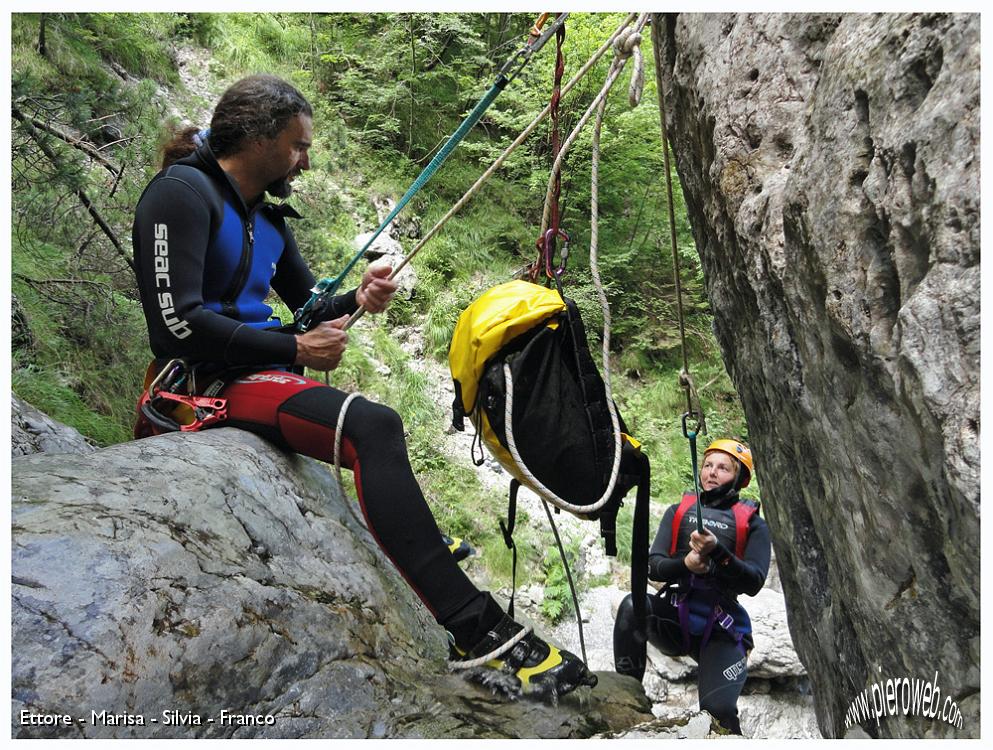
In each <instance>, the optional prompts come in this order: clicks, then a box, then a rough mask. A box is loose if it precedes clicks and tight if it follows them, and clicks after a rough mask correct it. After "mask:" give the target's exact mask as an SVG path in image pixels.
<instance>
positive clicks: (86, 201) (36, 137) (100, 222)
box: [11, 107, 137, 273]
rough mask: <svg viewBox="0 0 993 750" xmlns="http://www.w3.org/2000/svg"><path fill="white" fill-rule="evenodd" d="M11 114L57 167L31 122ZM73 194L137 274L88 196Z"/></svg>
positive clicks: (79, 191) (14, 112) (80, 191)
mask: <svg viewBox="0 0 993 750" xmlns="http://www.w3.org/2000/svg"><path fill="white" fill-rule="evenodd" d="M11 114H12V115H13V116H14V117H16V118H17V119H18V120H20V121H21V122H22V123H24V126H25V128H26V129H27V131H28V134H29V135H30V136H31V137H32V138H33V139H34V141H35V143H36V144H37V145H38V148H40V149H41V150H42V153H44V154H45V156H47V157H48V159H49V161H51V162H52V163H53V164H55V165H58V164H59V162H60V159H59V155H58V154H56V153H55V152H54V151H52V149H50V148H49V147H48V145H47V144H46V143H45V142H44V141H43V140H42V139H41V137H40V136H39V135H38V131H37V129H36V128H35V127H34V125H33V124H32V123H31V121H30V120H29V119H28V118H27V117H25V116H24V115H23V114H22V113H21V112H20V111H19V110H18V109H17V108H16V107H12V108H11ZM74 192H75V193H76V197H78V198H79V201H80V203H82V204H83V206H84V207H85V208H86V211H87V212H88V213H89V215H90V216H91V217H92V218H93V221H95V222H96V223H97V226H98V227H100V229H102V230H103V233H104V234H105V235H107V239H109V240H110V241H111V243H112V244H113V245H114V248H115V249H116V250H117V254H118V255H120V256H121V258H123V259H124V262H125V263H127V264H128V266H129V267H130V268H131V270H132V271H133V272H135V273H137V270H136V269H135V267H134V261H133V260H131V258H130V257H129V256H128V254H127V252H126V251H125V250H124V247H123V245H121V241H120V240H119V239H117V235H115V234H114V230H113V229H111V228H110V225H109V224H107V222H106V221H104V219H103V217H102V216H101V215H100V212H99V211H97V209H96V206H94V205H93V201H91V200H90V198H89V196H88V195H86V193H85V192H84V191H83V189H82V188H78V189H76V190H75V191H74Z"/></svg>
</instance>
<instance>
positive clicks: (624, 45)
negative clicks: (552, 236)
mask: <svg viewBox="0 0 993 750" xmlns="http://www.w3.org/2000/svg"><path fill="white" fill-rule="evenodd" d="M647 20H648V14H643V15H642V16H640V17H639V19H638V23H637V24H636V25H635V27H634V28H633V29H627V30H626V31H627V32H629V33H627V34H626V35H622V36H620V37H618V40H617V44H618V45H620V46H621V49H620V50H618V56H617V57H615V58H614V61H613V63H612V67H613V66H618V65H619V64H620V65H623V62H622V61H623V60H626V59H627V57H626V54H625V50H630V51H631V54H633V56H634V64H635V69H634V72H633V74H632V75H631V86H630V88H629V90H628V103H629V104H630V105H631V106H632V107H636V106H637V105H638V103H639V102H640V101H641V92H642V89H643V87H644V84H645V71H644V59H643V58H642V55H641V46H640V43H641V34H640V33H639V30H640V29H642V28H643V27H644V25H645V23H646V21H647ZM606 110H607V98H606V97H603V98H602V99H601V100H600V103H599V105H598V106H597V110H596V122H595V123H594V125H593V145H592V151H593V157H592V163H591V165H590V273H591V274H592V276H593V286H594V287H595V288H596V291H597V296H598V297H599V298H600V309H601V310H602V311H603V350H602V351H603V382H604V386H605V388H606V393H607V401H609V402H613V390H612V389H611V384H610V323H611V320H610V303H609V301H608V300H607V294H606V292H605V291H604V289H603V281H602V279H601V278H600V265H599V262H598V257H597V251H598V243H599V238H600V132H601V130H602V129H603V116H604V113H605V112H606Z"/></svg>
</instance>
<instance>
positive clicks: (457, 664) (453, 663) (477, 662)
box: [448, 625, 531, 672]
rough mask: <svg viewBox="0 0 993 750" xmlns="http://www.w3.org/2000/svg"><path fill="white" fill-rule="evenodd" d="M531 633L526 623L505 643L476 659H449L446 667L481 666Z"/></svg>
mask: <svg viewBox="0 0 993 750" xmlns="http://www.w3.org/2000/svg"><path fill="white" fill-rule="evenodd" d="M530 633H531V626H530V625H528V626H527V627H525V628H524V629H523V630H521V631H520V632H519V633H517V634H516V635H515V636H514V637H513V638H511V639H510V640H509V641H507V642H506V643H503V644H501V645H499V646H497V647H496V648H495V649H493V650H492V651H490V652H489V653H488V654H485V655H483V656H480V657H478V658H476V659H470V660H468V661H449V662H448V668H449V669H451V670H453V671H456V672H457V671H459V670H461V669H472V668H473V667H481V666H483V665H484V664H486V662H488V661H492V660H493V659H496V658H497V657H499V656H503V655H504V654H505V653H507V652H508V651H510V650H511V649H512V648H513V647H514V646H516V645H517V644H518V643H520V642H521V641H522V640H523V639H524V638H526V637H527V636H528V635H529V634H530Z"/></svg>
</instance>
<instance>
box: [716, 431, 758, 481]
mask: <svg viewBox="0 0 993 750" xmlns="http://www.w3.org/2000/svg"><path fill="white" fill-rule="evenodd" d="M711 451H721V452H722V453H727V454H728V455H729V456H731V457H733V458H736V459H738V461H740V462H741V465H742V466H744V467H745V469H746V470H747V471H748V474H747V475H746V476H745V478H744V481H742V482H741V484H740V485H739V489H743V488H745V487H747V486H748V483H749V482H751V481H752V474H753V473H755V469H754V468H753V465H752V452H751V451H750V450H749V449H748V446H747V445H745V444H744V443H742V442H739V441H737V440H729V439H727V438H722V439H720V440H715V441H714V442H712V443H711V444H710V445H709V446H708V447H707V450H705V451H704V452H703V455H704V456H706V455H707V454H708V453H710V452H711Z"/></svg>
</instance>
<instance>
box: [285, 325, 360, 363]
mask: <svg viewBox="0 0 993 750" xmlns="http://www.w3.org/2000/svg"><path fill="white" fill-rule="evenodd" d="M347 322H348V316H347V315H342V316H341V317H340V318H338V319H337V320H329V321H325V322H324V323H321V324H319V325H317V326H315V327H314V328H312V329H311V330H309V331H307V332H306V333H299V334H297V337H296V338H297V358H296V360H294V364H297V365H303V366H304V367H309V368H310V369H312V370H333V369H334V368H336V367H337V366H338V364H339V363H340V362H341V355H342V354H344V353H345V346H346V345H347V344H348V334H347V333H345V331H343V330H342V328H343V327H344V325H345V323H347Z"/></svg>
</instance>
